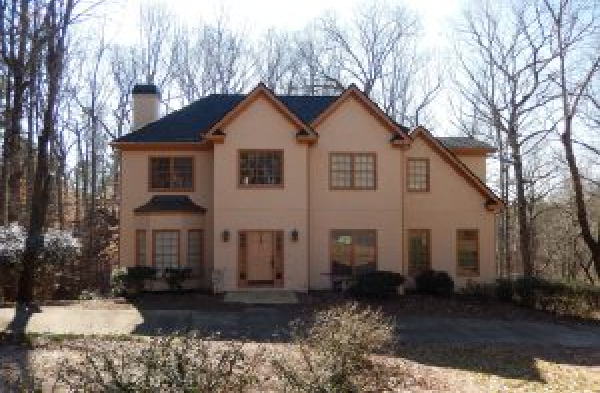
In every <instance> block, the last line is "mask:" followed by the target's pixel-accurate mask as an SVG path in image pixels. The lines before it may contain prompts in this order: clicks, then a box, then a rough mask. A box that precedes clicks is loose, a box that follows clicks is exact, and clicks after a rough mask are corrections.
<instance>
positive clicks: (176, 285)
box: [164, 267, 192, 291]
mask: <svg viewBox="0 0 600 393" xmlns="http://www.w3.org/2000/svg"><path fill="white" fill-rule="evenodd" d="M191 275H192V269H190V268H188V267H173V268H167V269H165V275H164V276H165V281H166V282H167V285H168V286H169V289H170V290H172V291H181V290H183V283H184V281H185V280H187V279H188V278H190V277H191Z"/></svg>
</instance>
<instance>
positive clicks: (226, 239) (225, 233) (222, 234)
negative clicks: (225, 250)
mask: <svg viewBox="0 0 600 393" xmlns="http://www.w3.org/2000/svg"><path fill="white" fill-rule="evenodd" d="M230 235H231V234H230V233H229V230H228V229H225V230H224V231H223V233H221V237H222V238H223V241H224V242H225V243H227V242H228V241H229V237H230Z"/></svg>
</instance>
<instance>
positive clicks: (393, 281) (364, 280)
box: [348, 271, 405, 298]
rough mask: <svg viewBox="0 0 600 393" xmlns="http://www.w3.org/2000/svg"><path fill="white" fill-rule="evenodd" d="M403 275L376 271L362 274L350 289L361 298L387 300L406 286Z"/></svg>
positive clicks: (352, 293) (351, 292) (350, 291)
mask: <svg viewBox="0 0 600 393" xmlns="http://www.w3.org/2000/svg"><path fill="white" fill-rule="evenodd" d="M404 281H405V278H404V276H403V275H402V274H400V273H396V272H389V271H375V272H369V273H365V274H362V275H360V276H358V277H357V278H356V281H355V282H354V283H353V284H352V285H351V286H350V288H349V289H348V291H349V293H350V294H351V295H353V296H356V297H359V298H362V297H364V298H386V297H389V296H391V295H394V294H396V293H398V292H397V291H398V287H399V286H401V285H402V284H404Z"/></svg>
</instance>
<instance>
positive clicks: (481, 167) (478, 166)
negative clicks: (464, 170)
mask: <svg viewBox="0 0 600 393" xmlns="http://www.w3.org/2000/svg"><path fill="white" fill-rule="evenodd" d="M457 157H458V158H459V159H460V160H461V161H462V162H463V163H464V164H465V165H466V166H467V167H468V168H469V169H470V170H471V172H473V173H474V174H475V175H477V177H479V178H480V179H481V181H483V182H484V183H485V181H486V177H485V176H486V172H485V169H486V160H485V156H484V155H477V156H468V155H465V154H457Z"/></svg>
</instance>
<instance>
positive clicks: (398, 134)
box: [311, 84, 409, 143]
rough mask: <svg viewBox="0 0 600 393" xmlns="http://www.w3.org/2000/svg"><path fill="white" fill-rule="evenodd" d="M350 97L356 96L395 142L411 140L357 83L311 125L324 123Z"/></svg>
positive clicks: (315, 125)
mask: <svg viewBox="0 0 600 393" xmlns="http://www.w3.org/2000/svg"><path fill="white" fill-rule="evenodd" d="M350 98H355V99H356V100H357V101H358V102H359V103H360V104H361V105H363V107H364V108H365V109H366V110H367V111H368V112H369V113H370V114H371V115H372V116H373V117H374V118H375V119H376V120H378V121H379V122H380V123H381V124H382V125H383V126H384V127H385V128H386V129H387V130H388V131H389V132H390V133H391V134H392V139H391V140H390V141H391V142H393V143H397V142H402V141H406V142H408V141H409V137H408V135H407V134H406V131H405V130H404V128H403V127H401V126H400V125H399V124H398V123H396V122H395V121H394V120H392V119H391V118H390V117H389V116H388V115H386V114H385V113H384V112H383V111H382V110H381V108H379V106H377V104H375V103H374V102H373V101H372V100H371V99H370V98H369V97H367V95H366V94H365V93H363V92H362V91H361V90H360V89H359V88H358V87H356V85H354V84H352V85H350V86H349V87H348V88H347V89H346V90H344V92H343V93H342V94H340V96H339V97H338V98H337V99H336V100H335V101H334V102H332V103H331V104H330V105H329V107H327V109H325V110H324V111H323V112H321V114H319V116H317V117H316V118H315V119H314V120H313V121H312V122H311V126H312V127H313V128H314V129H317V127H318V126H319V125H320V124H322V123H323V122H324V121H325V120H326V119H327V118H328V117H329V116H331V115H332V114H333V113H334V112H335V111H336V110H337V109H338V108H339V107H340V106H341V105H342V104H343V103H344V102H346V101H347V100H348V99H350Z"/></svg>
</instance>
